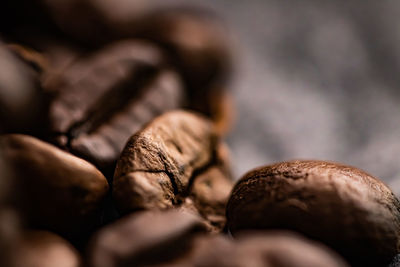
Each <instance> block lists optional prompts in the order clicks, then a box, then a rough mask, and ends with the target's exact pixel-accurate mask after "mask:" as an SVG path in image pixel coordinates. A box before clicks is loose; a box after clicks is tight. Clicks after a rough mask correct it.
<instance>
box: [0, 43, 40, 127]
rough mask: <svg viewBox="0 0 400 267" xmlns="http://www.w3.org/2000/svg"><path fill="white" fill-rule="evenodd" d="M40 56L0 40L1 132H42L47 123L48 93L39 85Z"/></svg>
mask: <svg viewBox="0 0 400 267" xmlns="http://www.w3.org/2000/svg"><path fill="white" fill-rule="evenodd" d="M30 56H33V57H35V58H36V59H37V60H38V61H40V60H42V59H41V57H40V55H38V54H37V53H35V52H32V51H29V50H22V47H19V50H18V49H17V47H16V46H13V47H10V46H7V45H5V44H3V43H0V58H1V61H0V133H10V132H22V133H30V134H39V133H40V132H41V129H42V128H43V127H44V124H45V122H46V116H45V114H46V112H47V95H46V94H45V92H44V90H43V89H42V88H41V86H40V75H39V72H40V70H39V69H40V66H38V65H36V66H35V64H33V63H32V62H34V60H33V59H32V58H31V59H29V57H30Z"/></svg>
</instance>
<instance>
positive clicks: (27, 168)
mask: <svg viewBox="0 0 400 267" xmlns="http://www.w3.org/2000/svg"><path fill="white" fill-rule="evenodd" d="M0 161H1V162H3V163H4V164H5V165H6V166H8V167H9V173H10V174H9V176H10V178H11V180H12V181H11V189H10V192H12V194H10V195H11V197H13V198H14V201H15V202H16V205H17V208H18V210H19V212H20V214H21V215H22V216H23V217H24V218H25V219H26V220H27V222H28V223H29V224H30V225H34V226H38V227H43V228H46V229H51V230H53V231H55V232H57V233H61V234H63V235H65V236H67V237H71V238H76V237H77V235H79V234H85V233H88V231H90V230H92V228H93V227H95V226H96V225H97V223H98V221H99V215H100V211H101V206H102V202H103V201H104V198H105V196H106V194H107V191H108V184H107V181H106V179H105V177H104V176H103V175H102V174H101V173H100V171H98V170H97V169H96V168H95V167H94V166H93V165H91V164H90V163H88V162H86V161H84V160H82V159H80V158H77V157H75V156H72V155H70V154H68V153H66V152H64V151H62V150H60V149H58V148H56V147H54V146H52V145H49V144H47V143H44V142H42V141H39V140H37V139H35V138H33V137H30V136H25V135H3V136H1V137H0Z"/></svg>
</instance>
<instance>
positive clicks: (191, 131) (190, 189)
mask: <svg viewBox="0 0 400 267" xmlns="http://www.w3.org/2000/svg"><path fill="white" fill-rule="evenodd" d="M227 156H228V155H227V153H226V152H224V151H223V149H222V148H221V145H220V143H219V140H218V136H217V133H216V132H215V131H214V128H213V125H212V123H211V122H210V121H209V120H207V119H206V118H204V117H202V116H200V115H196V114H193V113H190V112H185V111H171V112H168V113H165V114H163V115H161V116H159V117H157V118H156V119H154V120H153V121H152V122H151V123H150V124H148V125H147V126H146V127H145V128H144V129H142V130H141V131H139V132H138V133H136V134H135V135H133V136H132V137H131V138H130V139H129V141H128V143H127V145H126V146H125V149H124V150H123V152H122V154H121V157H120V159H119V160H118V163H117V167H116V170H115V174H114V188H113V197H114V200H115V202H116V204H117V207H118V208H119V209H120V210H121V212H123V213H127V212H131V211H136V210H141V209H168V208H173V207H182V208H184V209H189V210H192V211H194V212H196V213H197V212H199V213H200V214H201V215H202V216H203V217H204V218H206V219H207V220H208V221H209V222H210V223H211V224H212V225H213V226H214V227H216V228H217V229H221V228H222V226H223V224H224V220H225V219H224V214H225V205H226V201H227V198H228V197H229V193H230V189H231V188H232V180H231V178H230V172H229V167H228V166H227V165H228V164H227V160H226V159H225V158H226V157H227Z"/></svg>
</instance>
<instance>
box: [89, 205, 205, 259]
mask: <svg viewBox="0 0 400 267" xmlns="http://www.w3.org/2000/svg"><path fill="white" fill-rule="evenodd" d="M204 231H205V225H204V224H203V223H202V222H201V220H200V219H199V218H197V217H196V216H194V215H192V214H190V213H185V212H182V211H177V210H170V211H163V212H160V211H157V212H155V211H145V212H138V213H135V214H133V215H130V216H128V217H125V218H122V219H120V220H119V221H117V222H115V223H113V224H111V225H109V226H106V227H104V228H102V229H101V230H100V231H99V232H98V233H97V234H96V235H95V236H94V238H93V240H92V242H91V244H90V249H89V261H90V266H92V267H122V266H149V265H151V266H153V265H157V264H161V263H163V262H169V261H170V260H171V259H174V258H177V257H179V256H180V255H181V254H182V253H183V252H185V251H186V250H188V249H189V247H188V245H189V244H190V241H191V239H192V238H193V236H194V235H195V234H197V233H201V232H204Z"/></svg>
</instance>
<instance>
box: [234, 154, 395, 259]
mask: <svg viewBox="0 0 400 267" xmlns="http://www.w3.org/2000/svg"><path fill="white" fill-rule="evenodd" d="M227 225H228V228H229V230H230V231H231V232H232V233H233V234H236V233H237V232H238V231H240V230H242V229H259V228H263V229H274V228H280V229H291V230H295V231H298V232H301V233H303V234H305V235H307V236H309V237H311V238H313V239H316V240H320V241H322V242H323V243H325V244H327V245H329V246H331V247H332V248H334V249H335V250H336V251H338V252H340V253H341V254H342V255H343V256H344V257H345V258H346V259H348V260H349V262H350V263H352V264H354V265H355V266H377V265H379V264H380V265H382V264H385V263H386V264H387V263H388V262H389V261H390V260H391V258H392V257H393V256H394V255H395V254H396V253H398V252H399V244H400V203H399V200H398V199H397V198H396V197H395V196H394V194H393V193H392V192H391V191H390V189H389V188H387V187H386V186H385V185H384V184H383V183H382V182H381V181H380V180H378V179H376V178H374V177H372V176H370V175H369V174H367V173H365V172H363V171H361V170H359V169H356V168H354V167H349V166H345V165H340V164H336V163H329V162H323V161H292V162H283V163H278V164H274V165H270V166H266V167H261V168H258V169H256V170H253V171H251V172H249V173H247V174H246V175H245V176H244V177H243V178H242V179H240V180H239V182H238V183H237V184H236V186H235V187H234V189H233V191H232V195H231V198H230V200H229V203H228V206H227Z"/></svg>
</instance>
